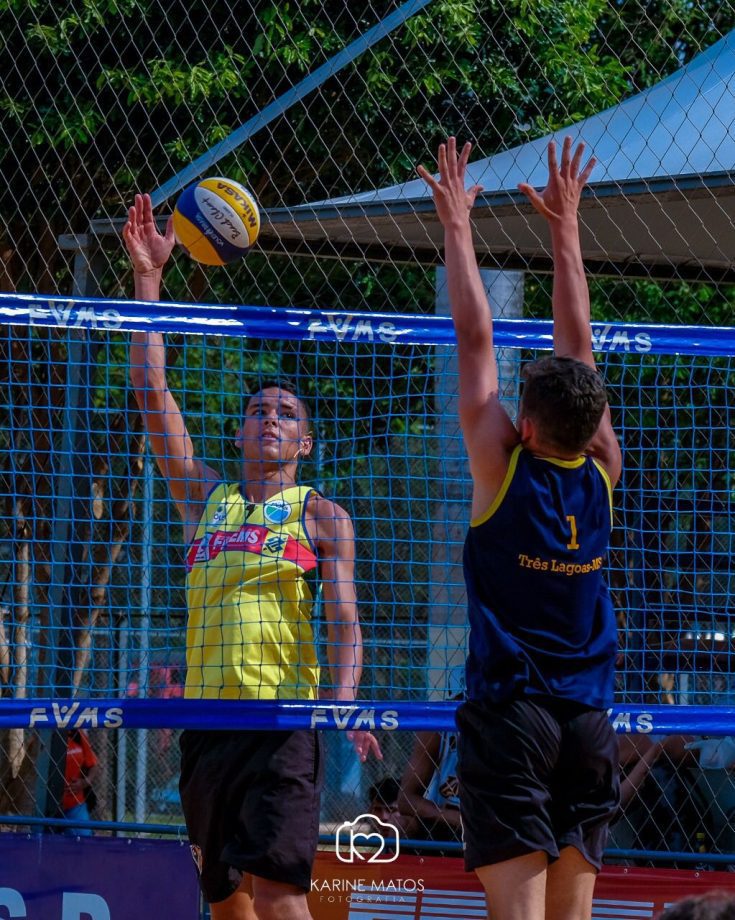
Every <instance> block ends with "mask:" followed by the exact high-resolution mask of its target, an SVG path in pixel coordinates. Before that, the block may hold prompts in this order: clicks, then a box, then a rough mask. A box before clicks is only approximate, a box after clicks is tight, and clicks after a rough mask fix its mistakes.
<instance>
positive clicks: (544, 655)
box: [464, 445, 617, 708]
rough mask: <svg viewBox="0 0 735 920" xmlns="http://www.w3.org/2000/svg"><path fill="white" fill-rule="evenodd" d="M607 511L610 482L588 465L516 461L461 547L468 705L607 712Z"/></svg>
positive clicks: (526, 455) (523, 453) (610, 646)
mask: <svg viewBox="0 0 735 920" xmlns="http://www.w3.org/2000/svg"><path fill="white" fill-rule="evenodd" d="M611 508H612V506H611V488H610V480H609V478H608V476H607V474H606V472H605V471H604V470H603V468H602V467H601V466H600V465H599V464H598V463H596V462H595V461H594V460H593V459H592V458H591V457H579V458H578V459H577V460H556V459H553V458H541V457H535V456H534V455H533V454H531V453H530V452H529V451H527V450H524V449H523V448H522V447H521V446H520V445H519V446H518V447H517V448H516V449H515V450H514V451H513V454H512V456H511V460H510V465H509V467H508V473H507V475H506V477H505V480H504V482H503V485H502V487H501V489H500V492H499V493H498V496H497V498H496V499H495V501H494V502H493V503H492V505H491V506H490V508H489V509H488V510H487V511H486V512H485V514H483V515H482V516H481V517H479V518H477V519H476V520H473V521H472V525H471V527H470V530H469V533H468V534H467V539H466V541H465V548H464V572H465V580H466V582H467V599H468V604H469V618H470V629H471V633H470V653H469V657H468V659H467V693H468V697H469V698H470V699H474V700H480V699H482V700H490V701H492V702H496V703H497V702H502V701H505V700H508V699H511V698H513V697H518V696H547V697H548V696H550V697H556V698H562V699H567V700H575V701H577V702H579V703H583V704H585V705H588V706H594V707H599V708H603V707H606V706H609V705H610V704H611V703H612V693H613V669H614V665H615V652H616V648H617V640H616V624H615V616H614V613H613V608H612V604H611V602H610V597H609V595H608V591H607V586H606V584H605V580H604V578H603V564H604V561H605V555H606V553H607V547H608V541H609V538H610V530H611V526H612V510H611Z"/></svg>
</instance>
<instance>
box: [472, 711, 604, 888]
mask: <svg viewBox="0 0 735 920" xmlns="http://www.w3.org/2000/svg"><path fill="white" fill-rule="evenodd" d="M457 726H458V728H459V746H458V752H459V771H458V775H459V783H460V803H461V810H462V824H463V829H464V833H463V836H464V846H465V867H466V868H467V870H468V871H469V870H472V869H478V868H479V867H480V866H487V865H491V864H493V863H498V862H503V861H504V860H506V859H513V858H515V857H516V856H523V855H525V854H527V853H534V852H538V851H542V852H545V853H547V854H548V855H549V858H550V859H552V860H554V859H557V858H558V856H559V851H560V850H561V849H563V848H564V847H567V846H573V847H576V848H577V849H578V850H579V851H580V853H581V854H582V855H583V856H584V858H585V859H586V860H587V861H588V862H589V863H591V864H592V865H593V866H594V867H595V868H597V869H599V868H600V866H601V864H602V853H603V850H604V849H605V843H606V840H607V828H608V825H609V824H610V822H611V820H612V819H613V818H614V817H615V815H616V814H617V811H618V803H619V798H620V792H619V783H618V745H617V740H616V738H615V733H614V731H613V729H612V726H611V725H610V722H609V720H608V717H607V713H605V712H602V711H600V710H598V709H589V708H587V707H583V706H580V705H578V704H576V703H568V702H565V701H562V700H558V701H557V700H543V701H541V700H532V699H518V700H513V701H511V702H508V703H505V704H501V705H493V704H491V703H485V702H474V701H471V702H467V703H464V704H463V705H462V706H461V707H460V708H459V710H458V712H457Z"/></svg>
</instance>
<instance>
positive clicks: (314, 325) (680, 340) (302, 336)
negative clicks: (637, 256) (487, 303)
mask: <svg viewBox="0 0 735 920" xmlns="http://www.w3.org/2000/svg"><path fill="white" fill-rule="evenodd" d="M0 324H19V325H29V326H52V327H57V328H73V329H94V330H98V331H102V330H107V331H118V330H120V331H130V332H132V331H134V330H137V331H142V332H146V331H152V330H156V331H159V332H189V333H198V334H200V335H205V334H210V335H234V336H247V337H251V338H255V339H274V340H281V341H283V340H289V341H318V342H339V343H342V344H364V345H369V344H371V343H373V342H378V343H383V344H386V345H394V344H406V345H452V344H454V342H455V337H454V329H453V327H452V323H451V320H449V319H446V318H443V317H431V316H407V315H401V314H395V313H367V314H366V313H350V312H346V311H336V310H335V311H332V310H307V309H296V308H288V307H262V306H247V305H219V304H191V303H183V302H171V303H168V302H165V303H164V302H161V303H149V302H147V301H136V300H114V299H97V298H87V297H46V296H40V295H37V294H1V293H0ZM552 331H553V324H552V323H551V321H550V320H525V319H496V320H495V322H494V340H495V345H496V347H498V348H525V349H539V350H549V349H551V348H552V347H553V342H552ZM592 341H593V347H594V349H595V351H599V352H604V353H610V354H639V355H645V354H659V355H709V356H716V355H733V354H735V328H733V327H729V326H724V327H723V326H664V325H646V324H642V323H597V322H596V323H593V325H592Z"/></svg>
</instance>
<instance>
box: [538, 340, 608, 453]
mask: <svg viewBox="0 0 735 920" xmlns="http://www.w3.org/2000/svg"><path fill="white" fill-rule="evenodd" d="M522 376H523V381H524V382H523V395H522V397H521V415H522V416H527V417H528V418H530V419H531V420H532V421H533V423H534V425H535V426H536V428H537V430H538V432H539V436H540V437H541V438H542V439H543V441H544V443H545V444H548V445H549V446H550V447H552V448H556V449H557V450H560V451H562V452H564V453H581V452H582V451H583V450H584V449H585V447H587V445H588V444H589V442H590V441H591V440H592V438H593V437H594V435H595V432H596V431H597V429H598V427H599V425H600V420H601V419H602V414H603V412H604V411H605V407H606V405H607V393H606V391H605V384H604V383H603V381H602V377H601V376H600V375H599V374H598V372H597V371H596V370H595V369H594V368H592V367H589V366H588V365H587V364H584V362H582V361H578V360H577V359H576V358H561V357H558V356H556V355H552V356H550V357H548V358H541V359H539V360H538V361H533V362H531V363H530V364H526V366H525V367H524V368H523V372H522Z"/></svg>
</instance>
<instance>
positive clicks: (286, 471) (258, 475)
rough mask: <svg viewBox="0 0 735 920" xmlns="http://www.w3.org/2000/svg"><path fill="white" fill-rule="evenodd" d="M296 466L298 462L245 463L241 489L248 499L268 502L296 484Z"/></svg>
mask: <svg viewBox="0 0 735 920" xmlns="http://www.w3.org/2000/svg"><path fill="white" fill-rule="evenodd" d="M296 468H297V464H296V463H287V464H264V463H243V465H242V475H241V479H240V491H241V492H242V494H243V495H244V496H245V497H246V498H247V499H248V501H251V502H256V503H258V504H260V503H262V502H266V501H268V499H270V498H273V496H274V495H278V493H279V492H283V490H284V489H290V488H291V486H294V485H296Z"/></svg>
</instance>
